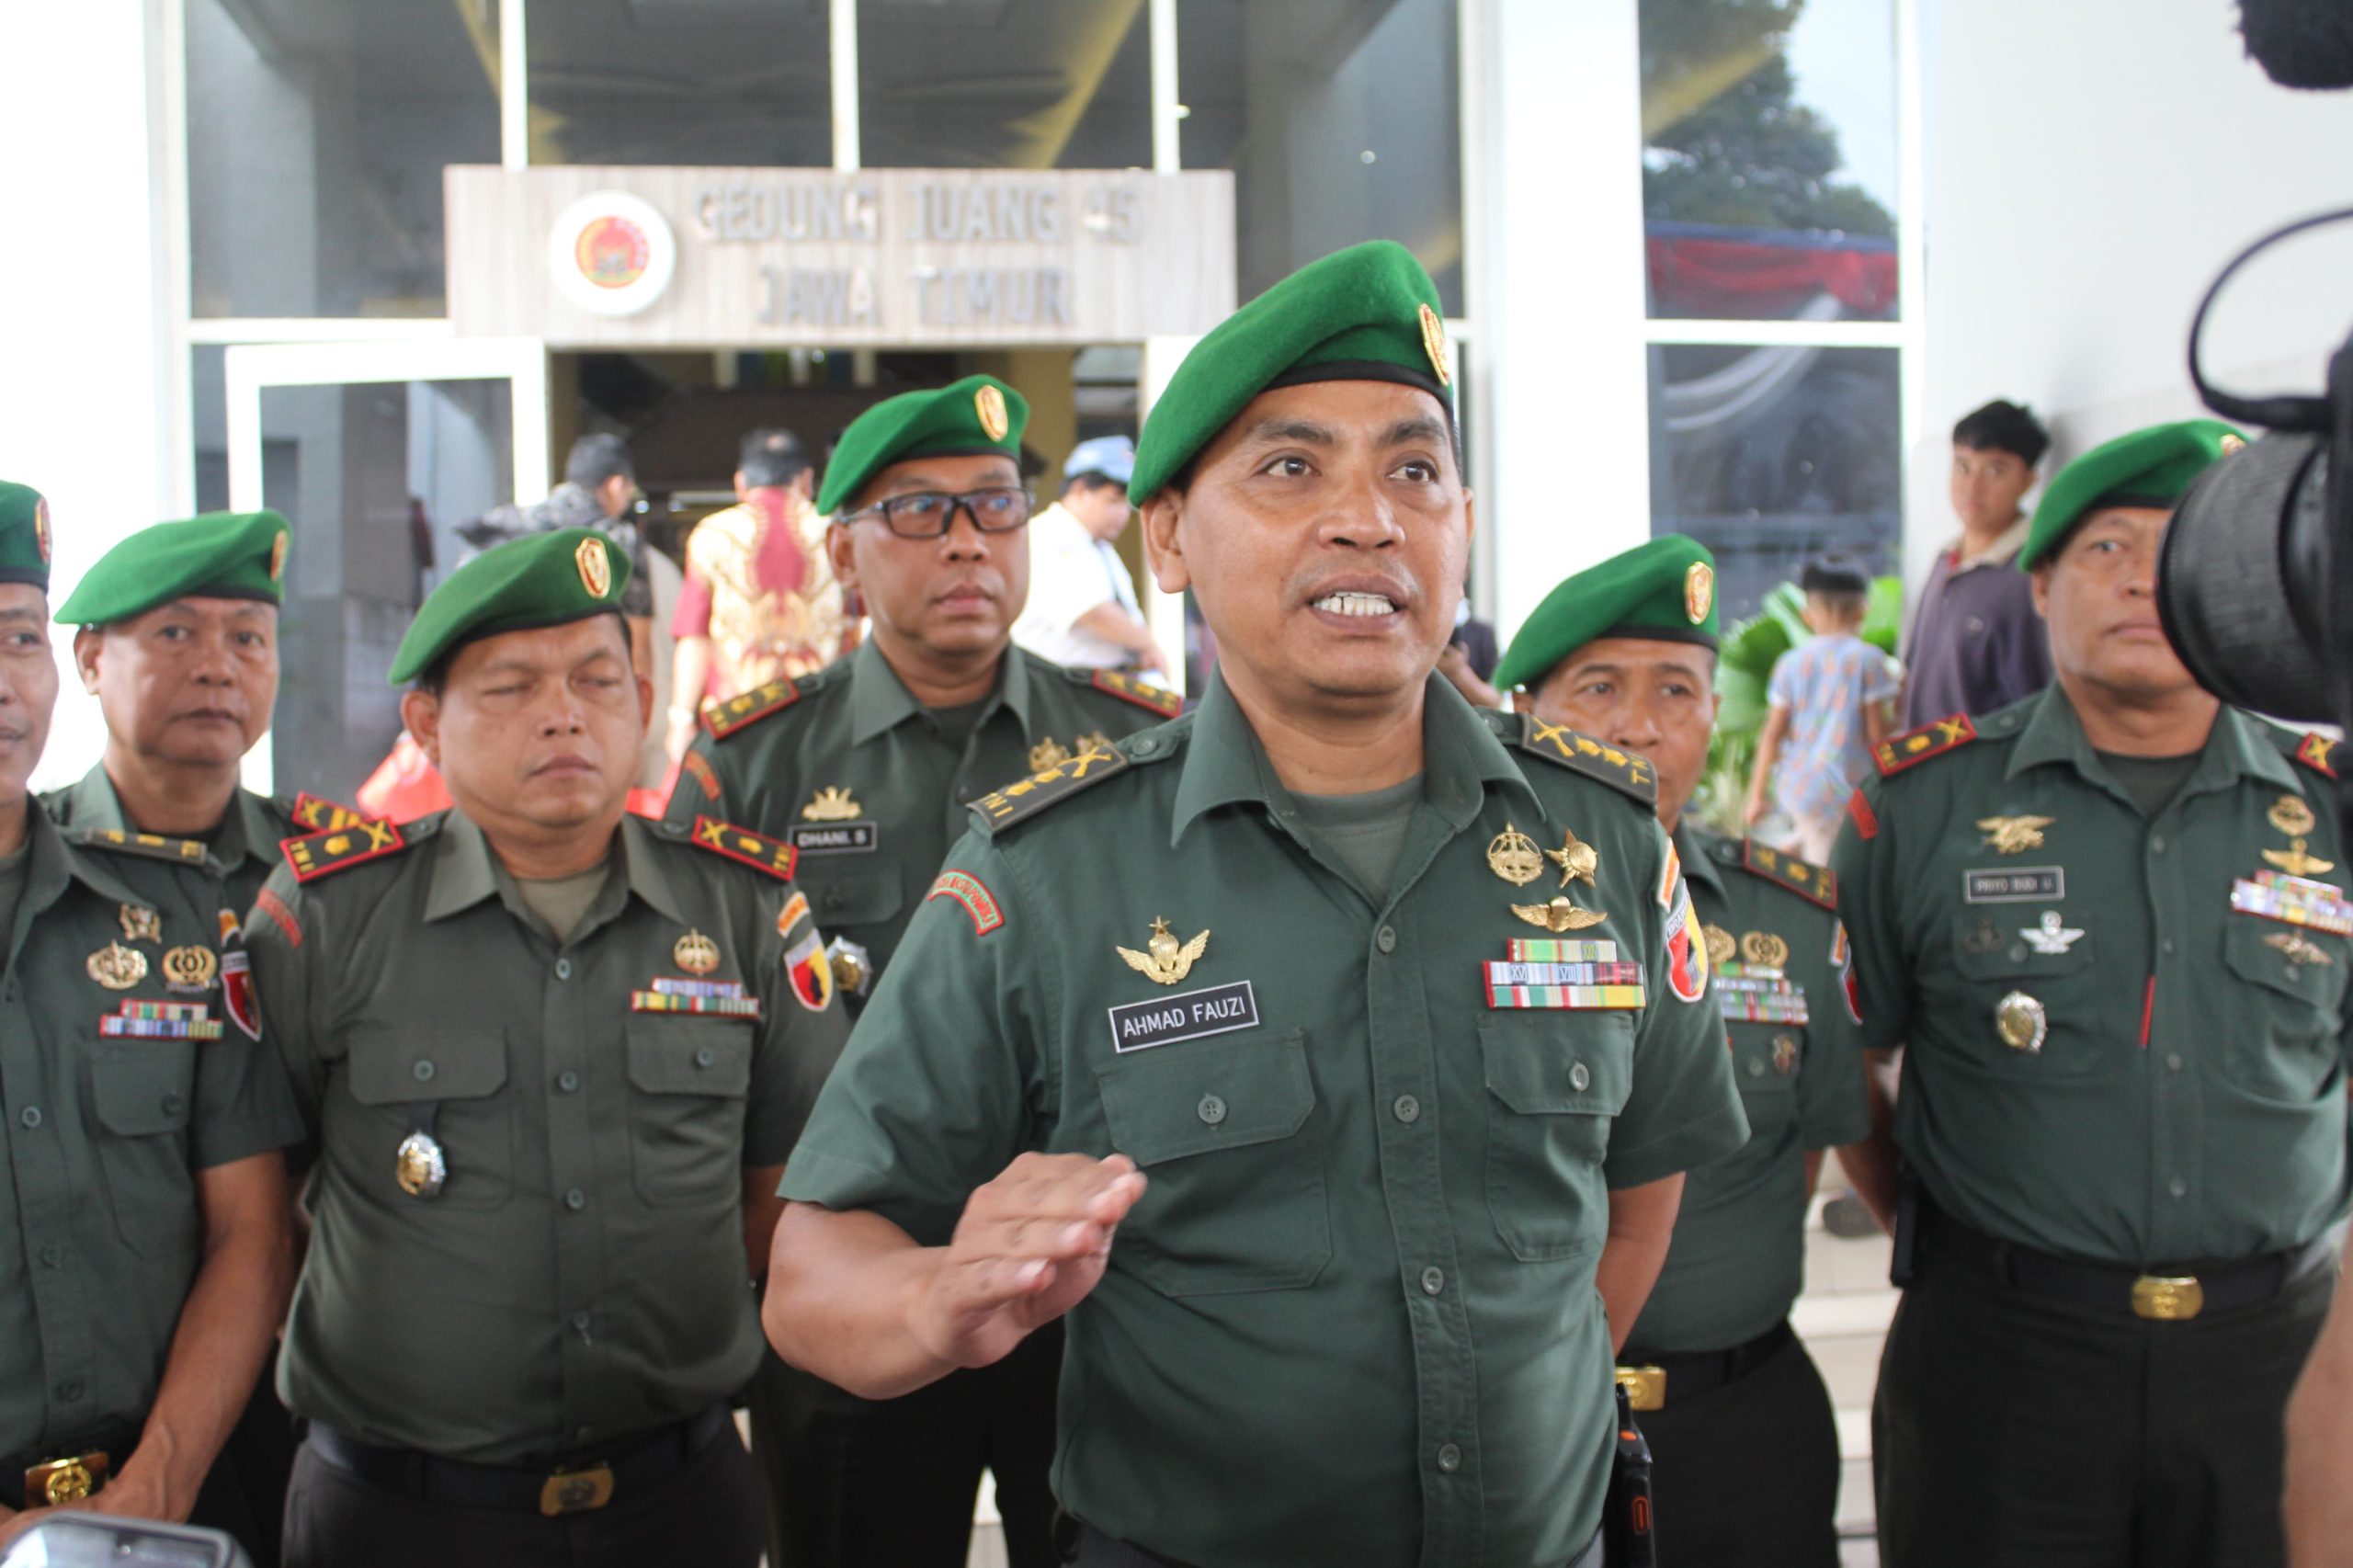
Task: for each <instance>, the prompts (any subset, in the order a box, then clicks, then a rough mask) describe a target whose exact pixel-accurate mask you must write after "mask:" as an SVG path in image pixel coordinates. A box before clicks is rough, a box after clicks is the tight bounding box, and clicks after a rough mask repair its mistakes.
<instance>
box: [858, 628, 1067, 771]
mask: <svg viewBox="0 0 2353 1568" xmlns="http://www.w3.org/2000/svg"><path fill="white" fill-rule="evenodd" d="M996 669H997V676H996V689H995V692H994V693H993V694H992V696H993V698H994V701H993V703H992V705H991V706H990V707H989V709H988V710H986V711H984V712H983V713H982V715H981V722H982V723H983V724H985V723H987V722H989V719H990V717H991V715H993V714H994V713H995V711H996V709H997V708H999V707H1004V708H1010V709H1012V710H1013V716H1014V717H1015V718H1017V719H1018V720H1019V721H1020V722H1021V733H1023V734H1025V735H1027V734H1028V733H1029V666H1028V665H1027V663H1026V662H1025V661H1024V660H1023V659H1022V657H1021V650H1020V649H1018V648H1017V647H1015V646H1014V645H1013V644H1012V643H1011V642H1007V643H1006V645H1005V652H1004V653H1003V654H1001V655H1000V656H999V657H998V660H997V666H996ZM923 710H924V709H923V704H922V703H920V702H917V701H916V700H915V693H914V692H912V691H909V690H908V689H907V683H906V682H904V681H903V680H901V679H900V678H899V672H898V671H896V670H894V669H892V667H891V661H890V660H888V659H886V658H884V657H883V656H882V650H881V648H880V647H878V646H876V644H875V642H874V639H873V637H872V636H869V637H868V638H867V639H866V641H864V642H860V643H859V644H858V652H856V653H852V654H851V655H850V670H849V714H850V721H849V722H850V736H849V738H850V744H852V745H864V744H866V743H867V742H868V741H870V740H872V739H873V738H874V737H875V736H877V735H881V734H886V733H889V732H891V731H892V730H894V729H896V728H898V727H899V726H900V725H901V724H903V723H904V722H906V721H908V720H909V719H912V718H915V717H916V716H917V715H918V714H920V713H922V712H923ZM976 727H977V726H976Z"/></svg>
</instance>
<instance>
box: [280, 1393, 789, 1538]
mask: <svg viewBox="0 0 2353 1568" xmlns="http://www.w3.org/2000/svg"><path fill="white" fill-rule="evenodd" d="M759 1557H760V1492H759V1481H758V1478H757V1477H756V1475H755V1474H754V1472H753V1470H752V1459H751V1456H750V1455H749V1454H747V1453H745V1451H744V1445H743V1443H742V1442H741V1441H740V1440H738V1439H737V1437H736V1436H735V1433H734V1431H733V1428H732V1426H731V1427H730V1428H729V1429H728V1430H726V1431H723V1432H722V1433H721V1434H720V1435H719V1436H718V1437H714V1438H713V1439H711V1440H710V1442H708V1443H706V1444H704V1445H703V1447H702V1448H701V1449H699V1450H698V1451H697V1453H696V1454H695V1456H694V1459H693V1460H692V1461H691V1462H690V1463H688V1464H686V1465H685V1466H683V1467H682V1468H680V1469H678V1470H676V1471H673V1472H671V1473H670V1474H668V1475H666V1476H665V1477H663V1478H662V1479H661V1480H659V1481H656V1482H654V1483H650V1484H647V1485H644V1486H638V1487H630V1486H624V1487H622V1488H620V1490H618V1491H617V1492H616V1493H615V1494H614V1496H613V1500H612V1501H611V1502H610V1503H608V1504H607V1505H606V1506H604V1507H602V1508H596V1509H591V1510H588V1511H586V1512H584V1513H576V1514H565V1515H563V1516H561V1517H556V1518H548V1517H543V1516H542V1515H540V1513H538V1512H537V1511H536V1510H529V1509H517V1508H483V1507H466V1506H460V1505H456V1504H452V1503H449V1502H442V1501H436V1500H432V1499H431V1498H429V1497H423V1496H419V1495H416V1494H415V1493H414V1492H413V1491H409V1490H403V1489H398V1488H395V1487H392V1486H389V1485H384V1484H380V1483H376V1482H373V1481H366V1480H362V1479H361V1478H360V1477H358V1476H357V1475H354V1474H352V1473H351V1472H350V1471H347V1470H344V1469H342V1468H340V1467H339V1466H337V1465H335V1464H333V1463H331V1462H329V1461H328V1460H326V1459H325V1458H324V1457H323V1456H322V1455H321V1454H320V1452H319V1450H318V1449H317V1447H316V1446H315V1445H314V1444H306V1445H304V1447H303V1449H302V1451H301V1454H300V1455H298V1456H297V1457H296V1459H295V1460H294V1480H293V1484H292V1485H291V1486H290V1488H289V1490H288V1493H287V1497H286V1563H287V1568H427V1565H430V1568H643V1565H645V1564H651V1563H674V1562H675V1563H679V1564H687V1563H692V1564H694V1565H695V1568H754V1565H755V1564H756V1563H757V1562H758V1561H759Z"/></svg>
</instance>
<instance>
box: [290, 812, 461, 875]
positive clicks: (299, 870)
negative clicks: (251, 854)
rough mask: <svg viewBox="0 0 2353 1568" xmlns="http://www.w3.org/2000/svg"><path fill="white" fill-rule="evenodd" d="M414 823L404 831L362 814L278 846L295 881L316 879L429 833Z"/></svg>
mask: <svg viewBox="0 0 2353 1568" xmlns="http://www.w3.org/2000/svg"><path fill="white" fill-rule="evenodd" d="M428 836H430V834H429V833H427V834H418V833H416V832H415V824H411V831H410V832H407V833H403V832H402V831H401V829H400V828H399V827H397V826H395V825H394V824H392V820H391V819H390V818H383V819H377V820H371V819H369V818H365V817H363V818H361V819H360V820H359V821H358V822H357V823H354V824H352V825H351V826H349V827H331V828H325V829H323V830H322V831H320V832H317V833H306V834H302V835H300V836H298V837H294V838H288V839H281V840H280V841H279V842H278V849H279V850H280V851H281V852H282V853H283V854H284V855H285V857H286V864H287V865H288V866H290V867H291V868H292V869H293V871H294V880H295V881H298V882H311V881H317V880H318V879H319V878H321V877H324V876H329V875H331V874H333V873H334V872H336V871H345V870H349V869H351V868H352V867H354V866H357V865H358V864H360V863H361V862H362V861H367V860H375V859H381V858H383V857H384V856H386V855H393V854H397V853H399V852H400V851H401V850H403V849H405V848H407V847H408V846H410V845H412V844H415V843H418V842H420V841H421V840H422V839H423V838H425V837H428Z"/></svg>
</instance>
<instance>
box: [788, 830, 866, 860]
mask: <svg viewBox="0 0 2353 1568" xmlns="http://www.w3.org/2000/svg"><path fill="white" fill-rule="evenodd" d="M785 837H786V839H787V840H788V841H789V842H790V844H791V845H792V847H793V848H794V849H795V850H797V851H799V852H800V853H801V854H803V855H864V854H870V853H871V852H872V851H873V850H874V849H875V848H876V847H878V846H880V845H881V842H882V830H881V826H880V825H879V824H875V823H870V822H843V823H807V824H801V823H795V824H793V825H792V826H791V827H790V828H788V829H786V830H785Z"/></svg>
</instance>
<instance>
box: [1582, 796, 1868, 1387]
mask: <svg viewBox="0 0 2353 1568" xmlns="http://www.w3.org/2000/svg"><path fill="white" fill-rule="evenodd" d="M1675 847H1676V851H1677V854H1678V855H1679V856H1680V858H1681V859H1682V861H1683V874H1684V876H1685V877H1686V878H1687V879H1688V881H1689V882H1690V885H1691V902H1692V903H1693V904H1694V905H1696V906H1697V907H1698V909H1699V918H1700V920H1701V921H1702V922H1704V925H1703V927H1702V929H1703V930H1704V931H1705V933H1706V935H1707V939H1708V951H1709V956H1710V957H1711V959H1712V960H1714V962H1713V964H1712V966H1711V967H1712V969H1713V971H1714V980H1713V983H1712V984H1711V990H1712V991H1713V993H1714V994H1715V999H1716V1002H1717V1004H1718V1005H1719V1006H1721V1007H1722V1011H1723V1016H1724V1037H1725V1044H1726V1047H1727V1048H1728V1049H1729V1050H1730V1051H1731V1053H1732V1070H1733V1071H1732V1076H1733V1083H1734V1084H1736V1085H1739V1088H1740V1103H1741V1108H1743V1109H1744V1110H1745V1111H1746V1112H1747V1113H1748V1142H1746V1143H1745V1144H1743V1145H1741V1147H1740V1149H1739V1151H1738V1152H1737V1153H1732V1154H1728V1155H1726V1156H1725V1157H1724V1158H1722V1159H1721V1160H1717V1161H1715V1162H1713V1163H1712V1164H1710V1165H1701V1166H1699V1168H1698V1169H1696V1170H1694V1171H1692V1172H1691V1173H1690V1174H1689V1175H1688V1176H1686V1177H1685V1178H1684V1181H1683V1206H1682V1208H1681V1209H1680V1210H1678V1211H1677V1214H1676V1217H1675V1241H1674V1244H1672V1245H1671V1246H1670V1247H1669V1248H1668V1249H1667V1254H1666V1264H1665V1267H1664V1268H1662V1269H1661V1270H1660V1272H1659V1277H1658V1283H1657V1285H1656V1286H1654V1287H1653V1289H1652V1290H1651V1294H1650V1300H1649V1301H1648V1302H1646V1303H1645V1304H1644V1306H1643V1315H1642V1316H1641V1318H1640V1319H1638V1320H1637V1321H1636V1322H1635V1324H1634V1331H1633V1333H1632V1334H1631V1335H1629V1336H1628V1337H1627V1341H1626V1348H1627V1352H1628V1358H1630V1359H1639V1358H1641V1357H1642V1356H1643V1355H1645V1354H1650V1355H1673V1354H1676V1353H1678V1352H1685V1351H1695V1350H1727V1349H1730V1348H1732V1347H1733V1346H1736V1345H1745V1344H1746V1343H1747V1342H1748V1341H1750V1340H1752V1339H1755V1338H1756V1336H1757V1335H1761V1334H1764V1333H1765V1332H1767V1331H1768V1329H1771V1328H1772V1327H1773V1326H1774V1325H1775V1324H1779V1323H1780V1322H1781V1321H1782V1320H1783V1319H1784V1318H1786V1317H1788V1316H1789V1312H1790V1306H1791V1305H1792V1304H1793V1303H1794V1302H1795V1301H1797V1298H1798V1292H1799V1291H1800V1290H1802V1289H1804V1286H1805V1213H1806V1206H1807V1203H1808V1202H1809V1200H1810V1199H1811V1196H1812V1195H1811V1194H1810V1193H1809V1192H1808V1191H1807V1189H1806V1185H1805V1154H1806V1152H1807V1151H1808V1150H1813V1149H1824V1148H1828V1147H1831V1146H1833V1145H1836V1144H1840V1143H1853V1142H1859V1141H1860V1140H1861V1139H1862V1138H1863V1137H1864V1136H1865V1135H1866V1134H1868V1133H1869V1132H1870V1104H1869V1102H1868V1101H1867V1100H1866V1099H1865V1098H1864V1096H1863V1053H1862V1050H1861V1031H1860V1028H1859V1026H1858V1025H1857V1022H1856V1019H1855V1015H1854V1013H1853V1012H1852V1011H1851V1010H1850V1007H1851V1005H1850V1003H1849V1001H1848V998H1847V988H1846V978H1847V952H1846V945H1847V944H1846V938H1845V936H1844V934H1843V933H1842V932H1841V931H1840V929H1839V926H1838V917H1837V916H1836V915H1834V914H1833V913H1832V912H1831V910H1830V908H1829V907H1828V905H1829V904H1830V903H1834V902H1835V893H1834V892H1833V889H1832V883H1831V881H1830V878H1829V876H1828V874H1827V873H1826V872H1824V871H1823V870H1822V869H1820V868H1817V867H1813V866H1809V865H1807V864H1806V863H1805V862H1804V861H1802V860H1798V859H1795V858H1791V857H1789V856H1785V855H1782V854H1779V852H1777V851H1775V850H1772V849H1768V848H1767V847H1765V846H1762V845H1755V844H1749V843H1746V842H1745V841H1743V840H1740V839H1733V838H1724V837H1722V836H1720V835H1716V834H1711V833H1702V832H1699V830H1697V829H1695V828H1694V827H1692V826H1691V824H1689V823H1688V821H1687V822H1686V823H1684V824H1682V825H1681V826H1679V827H1677V829H1676V832H1675Z"/></svg>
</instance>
